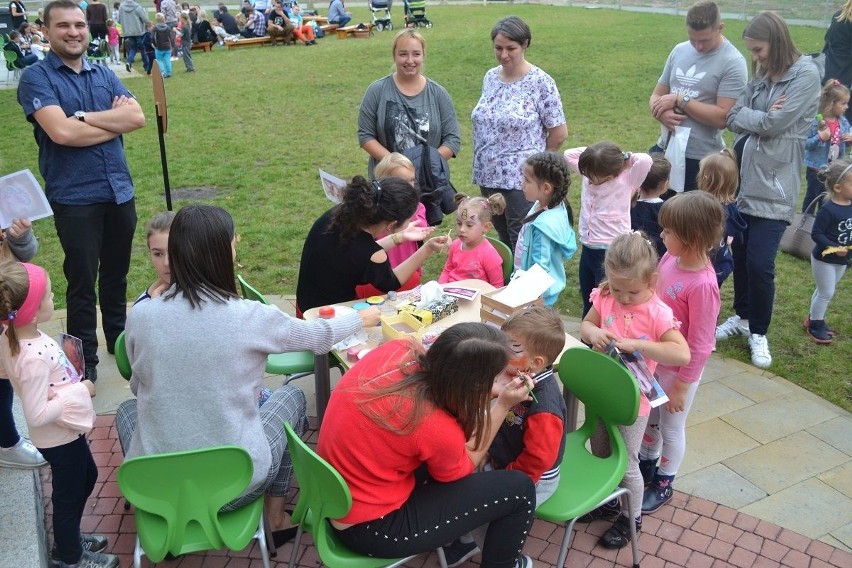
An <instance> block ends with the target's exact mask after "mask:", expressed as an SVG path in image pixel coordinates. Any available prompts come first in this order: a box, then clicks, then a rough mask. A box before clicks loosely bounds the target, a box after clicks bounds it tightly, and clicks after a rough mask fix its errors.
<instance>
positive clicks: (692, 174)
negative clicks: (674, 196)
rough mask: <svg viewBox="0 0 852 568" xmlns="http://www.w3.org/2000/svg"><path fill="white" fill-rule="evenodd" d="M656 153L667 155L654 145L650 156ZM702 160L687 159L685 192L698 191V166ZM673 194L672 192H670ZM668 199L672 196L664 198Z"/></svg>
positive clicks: (684, 182)
mask: <svg viewBox="0 0 852 568" xmlns="http://www.w3.org/2000/svg"><path fill="white" fill-rule="evenodd" d="M655 152H659V153H660V154H665V153H666V151H665V150H663V149H662V148H660V147H659V146H657V145H656V144H654V145H653V146H651V148H650V149H649V150H648V153H649V154H653V153H655ZM700 163H701V160H695V159H693V158H687V159H686V171H685V172H684V176H683V190H684V191H692V190H693V189H698V166H699V165H700ZM669 191H671V192H672V193H675V192H673V191H672V190H669ZM667 197H671V195H668V196H664V199H665V198H667Z"/></svg>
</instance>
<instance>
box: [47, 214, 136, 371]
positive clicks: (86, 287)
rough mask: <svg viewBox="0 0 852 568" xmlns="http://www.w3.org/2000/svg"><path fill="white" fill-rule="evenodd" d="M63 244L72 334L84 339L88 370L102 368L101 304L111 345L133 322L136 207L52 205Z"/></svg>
mask: <svg viewBox="0 0 852 568" xmlns="http://www.w3.org/2000/svg"><path fill="white" fill-rule="evenodd" d="M51 206H52V207H53V220H54V224H55V225H56V233H57V234H58V235H59V242H60V244H61V245H62V250H63V251H64V252H65V262H64V264H63V268H64V271H65V279H66V280H67V281H68V288H67V289H66V291H65V301H66V304H67V308H68V324H67V325H68V333H70V334H71V335H73V336H75V337H79V338H80V339H82V340H83V357H84V358H85V359H86V367H95V366H97V364H98V338H97V335H96V330H97V328H98V314H97V310H96V309H95V302H96V298H95V281H97V284H98V290H97V292H98V293H97V300H98V301H99V302H100V307H101V320H102V323H103V330H104V336H105V337H106V341H107V345H112V344H114V343H115V340H116V338H117V337H118V335H119V334H120V333H121V332H122V331H124V323H125V321H126V319H127V271H128V270H129V269H130V247H131V245H132V244H133V232H134V231H135V230H136V205H135V200H134V199H131V200H130V201H128V202H126V203H122V204H121V205H117V204H115V203H97V204H95V205H62V204H59V203H51Z"/></svg>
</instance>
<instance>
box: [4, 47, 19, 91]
mask: <svg viewBox="0 0 852 568" xmlns="http://www.w3.org/2000/svg"><path fill="white" fill-rule="evenodd" d="M3 58H4V59H5V60H6V83H7V84H8V83H9V75H11V76H12V79H13V80H14V81H18V80H20V78H21V69H20V68H19V67H18V66H17V63H18V54H17V53H15V52H14V51H12V50H10V49H4V50H3Z"/></svg>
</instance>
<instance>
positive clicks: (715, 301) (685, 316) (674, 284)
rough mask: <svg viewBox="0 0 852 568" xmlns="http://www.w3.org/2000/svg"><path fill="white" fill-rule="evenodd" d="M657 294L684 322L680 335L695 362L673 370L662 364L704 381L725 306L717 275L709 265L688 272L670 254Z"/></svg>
mask: <svg viewBox="0 0 852 568" xmlns="http://www.w3.org/2000/svg"><path fill="white" fill-rule="evenodd" d="M659 271H660V276H659V278H658V279H657V294H659V296H660V298H661V299H662V300H663V301H664V302H665V303H666V305H668V306H669V307H671V309H672V312H674V315H675V317H676V318H677V319H678V320H679V321H680V322H681V328H680V332H681V333H682V334H683V336H684V337H685V338H686V343H687V344H688V345H689V354H690V356H691V359H690V361H689V364H688V365H684V366H682V367H671V366H666V365H660V367H661V368H665V369H667V370H670V371H672V372H674V373H677V377H678V378H679V379H680V380H682V381H684V382H687V383H694V382H695V381H697V380H698V379H700V378H701V371H703V370H704V365H705V364H706V363H707V358H708V357H710V353H711V352H712V351H713V346H714V345H715V344H716V319H717V318H718V317H719V310H720V309H721V307H722V300H721V298H720V297H719V284H718V283H717V281H716V272H715V271H714V270H713V265H712V264H711V263H710V262H708V263H707V265H706V266H705V267H704V268H702V269H701V270H684V269H682V268H681V267H680V266H678V264H677V257H675V256H672V255H670V254H669V253H666V254H664V255H663V259H662V260H661V261H660V265H659Z"/></svg>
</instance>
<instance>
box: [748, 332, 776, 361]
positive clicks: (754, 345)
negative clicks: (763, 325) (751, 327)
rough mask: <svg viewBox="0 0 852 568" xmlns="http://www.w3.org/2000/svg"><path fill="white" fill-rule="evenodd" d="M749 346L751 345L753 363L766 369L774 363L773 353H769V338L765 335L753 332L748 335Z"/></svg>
mask: <svg viewBox="0 0 852 568" xmlns="http://www.w3.org/2000/svg"><path fill="white" fill-rule="evenodd" d="M748 346H749V347H751V364H752V365H754V366H755V367H758V368H760V369H765V368H767V367H769V365H771V364H772V355H770V354H769V340H768V339H766V336H765V335H758V334H757V333H752V334H751V335H749V336H748Z"/></svg>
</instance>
